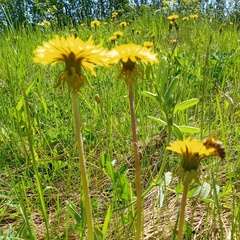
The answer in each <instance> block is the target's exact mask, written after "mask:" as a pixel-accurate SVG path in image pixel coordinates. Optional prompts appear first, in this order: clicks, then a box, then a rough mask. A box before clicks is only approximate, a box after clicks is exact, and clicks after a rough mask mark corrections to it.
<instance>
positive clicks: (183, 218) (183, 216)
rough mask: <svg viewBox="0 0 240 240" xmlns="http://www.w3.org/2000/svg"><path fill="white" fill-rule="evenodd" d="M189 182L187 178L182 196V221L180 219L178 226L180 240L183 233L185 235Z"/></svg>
mask: <svg viewBox="0 0 240 240" xmlns="http://www.w3.org/2000/svg"><path fill="white" fill-rule="evenodd" d="M188 184H189V181H188V180H185V181H184V189H183V196H182V203H181V212H180V221H179V226H178V240H182V235H183V226H184V220H185V209H186V203H187V193H188Z"/></svg>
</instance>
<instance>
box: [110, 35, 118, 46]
mask: <svg viewBox="0 0 240 240" xmlns="http://www.w3.org/2000/svg"><path fill="white" fill-rule="evenodd" d="M116 39H117V37H116V36H111V37H110V38H109V41H110V42H111V43H113V44H115V41H116Z"/></svg>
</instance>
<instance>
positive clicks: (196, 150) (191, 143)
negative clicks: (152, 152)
mask: <svg viewBox="0 0 240 240" xmlns="http://www.w3.org/2000/svg"><path fill="white" fill-rule="evenodd" d="M166 149H168V150H171V151H173V152H176V153H178V154H180V155H181V156H182V162H181V167H180V172H181V177H182V178H183V179H184V178H185V177H186V176H185V173H186V172H188V174H187V176H188V177H190V178H192V179H195V180H197V181H198V178H199V172H198V167H199V164H200V161H201V160H202V159H203V158H206V157H209V156H218V155H219V154H218V152H217V151H216V149H215V147H211V146H208V147H206V146H205V145H204V143H203V142H201V141H198V140H196V139H192V140H191V139H190V138H188V139H185V140H183V141H181V140H177V141H176V142H173V143H171V144H170V146H168V147H167V148H166ZM189 173H191V174H190V175H189ZM190 180H191V179H190Z"/></svg>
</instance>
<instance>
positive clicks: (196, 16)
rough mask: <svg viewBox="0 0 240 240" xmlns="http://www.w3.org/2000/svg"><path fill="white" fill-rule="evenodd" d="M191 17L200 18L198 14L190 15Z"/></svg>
mask: <svg viewBox="0 0 240 240" xmlns="http://www.w3.org/2000/svg"><path fill="white" fill-rule="evenodd" d="M190 18H191V19H197V18H198V15H197V14H193V15H191V16H190Z"/></svg>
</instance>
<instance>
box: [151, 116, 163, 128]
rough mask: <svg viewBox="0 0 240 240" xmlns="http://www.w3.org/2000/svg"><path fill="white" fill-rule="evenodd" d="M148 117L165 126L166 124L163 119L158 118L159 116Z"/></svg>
mask: <svg viewBox="0 0 240 240" xmlns="http://www.w3.org/2000/svg"><path fill="white" fill-rule="evenodd" d="M148 117H149V118H151V119H153V120H155V121H157V122H159V123H161V124H163V125H165V126H167V123H166V122H165V121H164V120H162V119H160V118H156V117H152V116H148Z"/></svg>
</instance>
